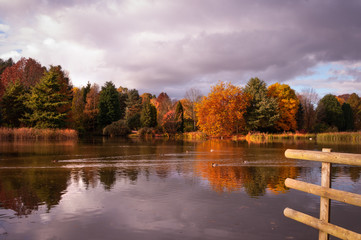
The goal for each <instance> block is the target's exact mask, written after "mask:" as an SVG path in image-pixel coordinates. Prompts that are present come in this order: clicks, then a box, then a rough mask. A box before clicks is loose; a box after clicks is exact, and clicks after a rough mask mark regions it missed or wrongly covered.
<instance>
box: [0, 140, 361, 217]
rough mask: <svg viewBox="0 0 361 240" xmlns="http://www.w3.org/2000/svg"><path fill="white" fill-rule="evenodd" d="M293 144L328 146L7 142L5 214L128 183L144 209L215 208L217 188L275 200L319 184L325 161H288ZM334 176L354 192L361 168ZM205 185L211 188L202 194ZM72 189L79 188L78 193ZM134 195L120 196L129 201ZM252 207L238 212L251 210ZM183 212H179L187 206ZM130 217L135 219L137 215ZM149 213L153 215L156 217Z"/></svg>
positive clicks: (1, 165) (338, 169) (1, 162)
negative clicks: (293, 187) (296, 183)
mask: <svg viewBox="0 0 361 240" xmlns="http://www.w3.org/2000/svg"><path fill="white" fill-rule="evenodd" d="M289 147H290V148H296V147H299V148H303V149H319V148H321V147H322V146H317V145H314V143H304V142H302V143H301V145H299V146H295V145H289V144H287V143H270V144H268V145H265V144H248V143H246V142H231V141H230V142H227V141H205V142H165V141H160V142H157V141H151V142H140V141H138V140H137V141H129V140H128V141H124V140H119V139H118V140H114V139H96V140H94V141H93V140H92V142H83V143H76V144H74V143H68V144H64V145H62V144H19V145H16V144H13V143H11V144H10V143H8V144H6V143H2V144H0V149H1V157H0V216H1V209H11V210H13V211H14V214H15V215H16V216H18V217H22V216H30V215H32V214H33V213H34V212H36V211H39V208H43V207H44V208H45V212H46V213H49V212H51V211H52V210H53V209H54V207H56V206H62V205H63V206H67V205H64V204H65V202H62V200H63V199H64V198H65V199H69V198H70V199H73V201H77V200H76V199H77V198H78V197H77V196H79V197H80V196H82V198H84V196H85V193H84V192H82V191H83V190H84V191H86V192H88V193H92V192H94V194H92V195H91V197H92V200H94V201H99V202H104V201H105V200H104V198H102V197H101V196H102V195H106V194H111V193H112V194H119V193H120V192H122V191H123V190H122V189H124V188H126V189H127V190H129V189H130V190H129V191H130V192H131V193H129V194H130V196H132V197H134V196H136V199H138V200H137V201H139V202H140V203H141V204H142V206H144V208H145V204H144V203H143V202H142V201H143V200H144V201H145V199H146V200H147V201H148V200H149V199H151V200H154V201H155V202H157V204H158V203H159V202H161V203H163V204H165V205H166V206H167V207H169V208H171V207H170V206H171V205H172V202H177V201H179V199H180V198H182V199H183V200H184V201H185V203H182V204H188V202H187V201H189V204H190V203H192V204H195V203H196V205H192V206H191V207H189V208H190V209H196V208H197V207H195V206H198V207H199V205H201V204H204V205H205V206H204V208H207V207H208V205H209V207H212V206H213V205H211V204H210V203H209V202H205V200H204V199H216V200H217V201H219V197H217V196H214V195H212V193H214V192H216V193H217V194H218V195H222V194H223V193H227V194H228V193H235V194H238V195H239V194H240V193H242V194H243V193H245V194H246V195H247V196H249V197H251V198H252V197H256V198H257V199H262V198H265V199H267V201H270V200H269V199H270V198H269V196H275V195H287V194H290V192H289V190H288V189H287V188H286V187H285V185H284V180H285V179H286V178H288V177H290V178H301V179H307V180H308V181H309V182H314V183H317V181H319V180H317V179H319V172H320V169H319V165H315V164H313V163H309V162H304V161H297V160H290V159H286V158H285V157H284V156H283V153H284V150H285V149H286V148H289ZM351 150H352V151H354V152H357V151H358V150H357V149H351ZM54 160H56V162H55V163H54ZM212 164H214V165H212ZM332 175H333V181H334V182H335V183H336V185H337V184H338V186H339V188H341V189H342V188H344V189H346V190H348V189H349V188H351V187H352V186H353V185H352V183H354V185H355V186H356V184H357V183H359V182H360V175H361V168H359V167H346V166H335V167H334V168H333V172H332ZM315 179H316V180H315ZM155 185H157V187H155ZM203 185H205V186H207V189H210V192H206V193H204V192H203V193H202V195H197V194H198V191H199V188H200V187H202V186H203ZM195 186H196V187H197V191H196V192H192V193H191V194H189V196H192V197H187V198H185V197H184V196H182V195H183V194H185V190H184V189H187V192H188V191H190V192H191V191H192V189H193V188H194V187H195ZM74 188H75V189H78V188H79V189H80V190H79V191H75V190H74ZM135 189H138V190H135ZM139 189H141V190H139ZM152 189H157V191H153V190H152ZM180 189H182V190H180ZM137 191H138V192H137ZM76 194H79V195H76ZM167 194H168V195H167ZM120 195H121V194H120ZM143 195H147V196H150V197H149V198H145V197H143ZM238 195H237V196H238ZM139 196H141V197H139ZM187 196H188V195H187ZM227 196H228V195H227ZM232 196H233V195H232ZM241 196H243V195H241ZM290 196H291V195H290ZM132 197H129V198H127V199H122V200H123V201H131V199H132ZM137 197H138V198H137ZM290 198H291V197H290ZM112 199H113V198H112ZM129 199H130V200H129ZM164 199H166V200H164ZM243 199H244V198H243ZM315 199H316V198H315ZM216 200H215V201H216ZM116 201H120V200H119V199H118V200H116ZM163 201H169V202H166V203H165V202H163ZM222 201H223V200H222ZM244 201H245V200H244ZM67 204H69V203H67ZM79 204H80V203H79ZM178 204H179V203H178ZM212 204H214V203H213V202H212ZM217 204H218V203H217ZM220 204H222V202H220ZM232 204H233V203H232ZM232 206H233V205H232ZM249 206H251V205H247V206H246V207H244V208H240V209H241V210H242V211H245V210H244V209H248V208H249ZM160 207H161V205H160ZM283 207H285V206H283ZM217 209H218V208H217ZM241 210H240V211H241ZM96 211H97V214H101V213H104V212H111V210H110V209H108V208H107V206H105V207H104V210H99V209H96ZM99 211H104V212H100V213H99ZM134 211H135V210H134ZM219 211H224V209H220V210H219ZM228 211H232V210H231V209H228ZM247 211H250V210H247ZM179 212H180V213H179V214H181V212H182V211H181V210H179ZM279 212H280V213H281V210H280V211H279ZM58 214H59V213H58ZM132 214H135V215H136V216H137V214H139V213H138V212H137V211H136V212H132ZM249 214H251V212H250V213H249ZM141 216H143V215H141ZM143 217H147V218H149V219H152V217H150V216H143ZM235 217H236V216H235ZM158 218H161V217H159V216H158ZM0 220H1V217H0ZM78 220H79V219H78ZM183 220H184V221H185V220H186V219H183ZM79 221H81V220H79ZM237 221H239V220H237Z"/></svg>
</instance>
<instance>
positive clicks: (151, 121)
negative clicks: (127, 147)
mask: <svg viewBox="0 0 361 240" xmlns="http://www.w3.org/2000/svg"><path fill="white" fill-rule="evenodd" d="M140 122H141V123H142V127H155V126H157V109H156V108H155V106H153V105H152V104H151V103H150V101H149V99H148V100H147V101H145V102H144V103H143V108H142V112H141V114H140Z"/></svg>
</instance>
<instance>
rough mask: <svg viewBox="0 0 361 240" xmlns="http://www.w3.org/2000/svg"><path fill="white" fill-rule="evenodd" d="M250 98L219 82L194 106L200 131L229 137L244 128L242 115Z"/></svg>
mask: <svg viewBox="0 0 361 240" xmlns="http://www.w3.org/2000/svg"><path fill="white" fill-rule="evenodd" d="M250 100H251V97H250V95H249V94H247V93H245V92H244V91H243V89H242V88H240V87H236V86H234V85H232V84H230V83H224V82H219V83H218V84H217V85H215V86H213V87H212V88H211V92H210V93H209V94H208V96H207V97H203V99H202V100H201V101H200V102H199V103H197V104H196V114H197V118H198V124H197V125H198V126H199V128H200V130H201V131H202V132H204V133H206V134H208V135H210V136H230V135H232V134H233V133H237V132H238V131H240V130H243V129H244V127H245V120H244V117H243V115H244V113H245V112H246V109H247V107H248V106H249V104H250Z"/></svg>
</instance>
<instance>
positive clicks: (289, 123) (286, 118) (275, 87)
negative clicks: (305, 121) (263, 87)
mask: <svg viewBox="0 0 361 240" xmlns="http://www.w3.org/2000/svg"><path fill="white" fill-rule="evenodd" d="M268 95H269V96H270V97H274V98H275V99H277V102H278V107H279V112H280V118H279V119H278V121H277V122H276V123H275V128H276V129H277V130H281V131H294V130H296V129H297V121H296V114H297V111H298V104H299V100H298V98H297V96H296V93H295V90H293V89H292V88H291V87H290V86H289V85H287V84H279V83H275V84H272V85H271V86H269V87H268Z"/></svg>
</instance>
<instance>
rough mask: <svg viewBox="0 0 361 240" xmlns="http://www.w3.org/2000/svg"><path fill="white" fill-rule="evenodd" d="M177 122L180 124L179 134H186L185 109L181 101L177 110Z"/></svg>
mask: <svg viewBox="0 0 361 240" xmlns="http://www.w3.org/2000/svg"><path fill="white" fill-rule="evenodd" d="M175 121H177V122H178V123H179V128H178V132H184V109H183V105H182V103H181V102H180V101H178V103H177V107H176V109H175Z"/></svg>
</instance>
